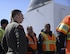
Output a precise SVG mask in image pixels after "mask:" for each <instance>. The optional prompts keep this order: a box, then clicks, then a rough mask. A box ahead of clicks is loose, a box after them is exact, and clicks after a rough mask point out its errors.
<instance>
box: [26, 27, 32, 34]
mask: <svg viewBox="0 0 70 54" xmlns="http://www.w3.org/2000/svg"><path fill="white" fill-rule="evenodd" d="M32 32H33V28H32V26H28V27H27V33H28V34H31V33H32Z"/></svg>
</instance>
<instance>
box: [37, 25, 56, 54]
mask: <svg viewBox="0 0 70 54" xmlns="http://www.w3.org/2000/svg"><path fill="white" fill-rule="evenodd" d="M50 27H51V26H50V24H46V25H45V29H43V30H42V31H41V33H40V34H39V38H38V39H39V48H38V49H39V54H42V53H43V54H55V51H56V36H55V35H54V34H53V33H52V31H50Z"/></svg>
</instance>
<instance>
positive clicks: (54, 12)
mask: <svg viewBox="0 0 70 54" xmlns="http://www.w3.org/2000/svg"><path fill="white" fill-rule="evenodd" d="M54 1H55V0H54ZM68 14H70V7H69V6H67V5H63V4H59V3H57V2H56V1H55V2H53V1H51V2H49V3H48V4H47V5H44V6H42V7H39V8H37V9H35V10H32V11H30V12H27V13H26V14H25V15H24V17H25V19H24V22H23V26H24V29H25V32H26V28H27V26H29V25H31V26H33V29H34V31H35V33H36V34H37V36H38V35H39V33H40V31H41V29H43V28H44V25H45V24H46V23H50V24H51V30H52V31H53V33H55V34H56V30H55V29H56V26H57V25H58V24H59V23H60V21H61V20H62V19H63V18H64V16H66V15H68Z"/></svg>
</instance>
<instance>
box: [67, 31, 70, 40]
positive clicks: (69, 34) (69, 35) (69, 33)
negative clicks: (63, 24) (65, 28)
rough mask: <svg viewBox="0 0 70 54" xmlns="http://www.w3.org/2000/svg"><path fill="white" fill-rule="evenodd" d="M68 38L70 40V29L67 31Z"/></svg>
mask: <svg viewBox="0 0 70 54" xmlns="http://www.w3.org/2000/svg"><path fill="white" fill-rule="evenodd" d="M67 40H70V31H69V32H68V33H67Z"/></svg>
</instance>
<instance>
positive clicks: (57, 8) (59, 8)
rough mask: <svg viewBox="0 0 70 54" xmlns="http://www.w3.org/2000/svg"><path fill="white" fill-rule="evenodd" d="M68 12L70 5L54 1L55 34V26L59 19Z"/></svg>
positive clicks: (69, 11)
mask: <svg viewBox="0 0 70 54" xmlns="http://www.w3.org/2000/svg"><path fill="white" fill-rule="evenodd" d="M69 14H70V7H69V6H64V5H61V4H57V3H54V33H55V34H56V30H55V28H56V27H57V25H58V24H59V23H60V22H61V20H62V19H63V18H64V17H65V16H66V15H69Z"/></svg>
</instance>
